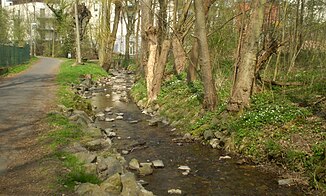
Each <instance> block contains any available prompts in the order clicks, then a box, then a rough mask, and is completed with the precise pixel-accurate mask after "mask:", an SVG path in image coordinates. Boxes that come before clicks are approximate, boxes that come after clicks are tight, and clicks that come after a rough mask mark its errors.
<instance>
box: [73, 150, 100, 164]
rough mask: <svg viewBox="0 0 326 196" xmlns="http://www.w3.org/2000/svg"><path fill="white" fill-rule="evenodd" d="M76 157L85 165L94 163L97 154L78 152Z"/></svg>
mask: <svg viewBox="0 0 326 196" xmlns="http://www.w3.org/2000/svg"><path fill="white" fill-rule="evenodd" d="M75 156H76V157H77V158H78V159H79V160H80V161H81V162H83V163H94V162H95V161H96V154H95V153H91V152H87V151H86V152H85V151H83V152H78V153H76V154H75Z"/></svg>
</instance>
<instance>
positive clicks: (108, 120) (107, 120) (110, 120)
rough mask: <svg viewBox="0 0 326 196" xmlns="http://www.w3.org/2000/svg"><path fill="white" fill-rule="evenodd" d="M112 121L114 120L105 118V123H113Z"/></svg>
mask: <svg viewBox="0 0 326 196" xmlns="http://www.w3.org/2000/svg"><path fill="white" fill-rule="evenodd" d="M114 120H115V119H114V118H105V122H113V121H114Z"/></svg>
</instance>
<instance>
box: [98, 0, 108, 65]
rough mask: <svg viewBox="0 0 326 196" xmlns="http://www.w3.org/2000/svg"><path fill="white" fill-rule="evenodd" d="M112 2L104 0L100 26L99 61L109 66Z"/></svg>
mask: <svg viewBox="0 0 326 196" xmlns="http://www.w3.org/2000/svg"><path fill="white" fill-rule="evenodd" d="M110 5H111V2H108V1H106V0H102V10H101V23H100V27H99V39H100V40H99V43H100V47H99V52H98V53H99V63H100V66H101V67H108V64H109V60H108V55H107V54H108V44H109V41H110V37H111V30H110V25H109V21H110V15H111V12H110V10H111V6H110Z"/></svg>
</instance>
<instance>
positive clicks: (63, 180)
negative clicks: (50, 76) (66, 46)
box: [46, 60, 107, 190]
mask: <svg viewBox="0 0 326 196" xmlns="http://www.w3.org/2000/svg"><path fill="white" fill-rule="evenodd" d="M73 63H74V61H72V60H66V61H65V62H64V63H63V64H62V65H61V67H60V71H59V74H58V76H57V83H58V84H59V90H58V95H57V103H58V104H61V105H64V106H66V107H68V108H74V109H78V110H86V109H87V108H88V105H89V102H88V101H87V100H85V99H82V98H80V97H79V96H77V95H75V94H74V93H73V91H72V89H71V85H72V84H77V83H78V82H79V78H80V76H81V75H84V74H92V75H93V77H94V78H95V79H96V78H99V77H101V76H106V75H107V73H106V72H105V71H104V70H102V68H101V67H99V66H98V65H96V64H93V63H86V64H85V65H80V66H71V65H72V64H73ZM47 120H48V123H49V125H50V126H51V127H52V131H50V133H49V134H48V135H47V136H46V139H47V140H49V141H50V147H51V148H52V150H53V151H54V154H55V156H56V158H57V159H59V160H61V161H62V165H63V167H64V168H65V170H64V171H65V172H64V173H63V174H62V175H61V176H60V177H59V183H60V184H61V185H63V186H64V187H66V188H67V189H68V190H72V189H73V188H74V186H75V185H76V183H83V182H90V183H94V184H98V183H100V181H99V179H98V178H97V177H96V176H95V175H94V174H90V173H87V172H86V171H85V168H84V166H83V165H84V164H83V163H82V162H80V161H79V160H78V159H77V158H76V157H75V156H73V155H72V154H69V153H66V152H63V151H62V149H63V148H65V147H67V146H69V145H70V144H72V143H73V142H75V141H78V140H81V139H82V138H83V137H85V133H84V132H83V130H82V127H81V126H79V125H76V124H74V123H72V122H70V121H69V120H68V119H67V117H66V116H64V115H62V114H59V113H50V114H48V117H47Z"/></svg>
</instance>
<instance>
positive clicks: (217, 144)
mask: <svg viewBox="0 0 326 196" xmlns="http://www.w3.org/2000/svg"><path fill="white" fill-rule="evenodd" d="M209 145H211V147H212V148H218V149H220V148H221V147H220V140H219V139H216V138H215V139H211V140H210V141H209Z"/></svg>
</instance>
